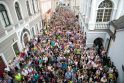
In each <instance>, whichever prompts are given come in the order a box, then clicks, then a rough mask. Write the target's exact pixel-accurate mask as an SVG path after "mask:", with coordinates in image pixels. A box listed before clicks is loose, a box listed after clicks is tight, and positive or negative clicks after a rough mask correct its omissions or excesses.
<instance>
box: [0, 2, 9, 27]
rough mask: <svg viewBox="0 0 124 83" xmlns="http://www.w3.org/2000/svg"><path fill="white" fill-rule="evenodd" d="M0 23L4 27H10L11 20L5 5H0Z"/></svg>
mask: <svg viewBox="0 0 124 83" xmlns="http://www.w3.org/2000/svg"><path fill="white" fill-rule="evenodd" d="M0 21H1V23H2V24H3V26H4V27H6V26H9V25H10V20H9V17H8V14H7V11H6V9H5V7H4V5H2V4H0Z"/></svg>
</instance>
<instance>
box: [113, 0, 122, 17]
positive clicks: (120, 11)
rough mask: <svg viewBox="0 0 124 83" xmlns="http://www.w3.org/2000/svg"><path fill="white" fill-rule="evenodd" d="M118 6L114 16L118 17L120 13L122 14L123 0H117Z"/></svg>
mask: <svg viewBox="0 0 124 83" xmlns="http://www.w3.org/2000/svg"><path fill="white" fill-rule="evenodd" d="M118 3H119V4H118V8H117V13H116V18H115V19H118V18H119V17H120V16H121V15H123V6H124V0H119V2H118Z"/></svg>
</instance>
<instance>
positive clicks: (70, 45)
mask: <svg viewBox="0 0 124 83" xmlns="http://www.w3.org/2000/svg"><path fill="white" fill-rule="evenodd" d="M48 26H49V27H47V29H46V30H45V31H44V33H43V35H42V36H38V37H35V38H34V39H31V40H30V41H29V43H28V44H27V46H26V47H25V48H24V50H23V51H22V52H20V53H19V55H18V56H17V57H15V58H14V59H13V61H12V62H11V63H9V67H10V71H9V70H8V71H5V73H4V74H3V79H2V82H3V83H116V79H117V77H118V72H117V69H116V67H115V66H114V64H113V62H111V60H110V58H109V57H107V55H106V50H105V49H104V48H103V47H101V48H100V54H98V52H97V49H96V48H95V47H92V48H87V47H86V45H85V43H86V37H85V36H84V35H83V32H81V28H80V26H79V24H78V19H77V18H76V16H75V15H74V13H73V12H72V11H70V10H69V9H67V8H65V7H58V8H57V9H56V12H55V13H54V15H53V16H52V18H51V19H50V22H49V25H48Z"/></svg>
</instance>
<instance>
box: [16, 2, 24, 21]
mask: <svg viewBox="0 0 124 83" xmlns="http://www.w3.org/2000/svg"><path fill="white" fill-rule="evenodd" d="M15 10H16V14H17V17H18V20H21V19H22V15H21V11H20V7H19V3H18V2H16V3H15Z"/></svg>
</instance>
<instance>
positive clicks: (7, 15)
mask: <svg viewBox="0 0 124 83" xmlns="http://www.w3.org/2000/svg"><path fill="white" fill-rule="evenodd" d="M39 6H40V5H39V0H0V57H2V59H3V61H4V62H5V64H6V65H8V64H7V63H6V62H8V61H9V60H12V59H13V58H14V57H15V56H17V53H18V52H19V51H22V50H23V48H25V46H26V44H27V42H28V41H29V40H30V39H31V38H34V36H35V35H37V34H39V33H40V30H41V28H42V21H41V14H40V13H41V11H40V7H39Z"/></svg>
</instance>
